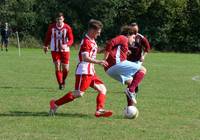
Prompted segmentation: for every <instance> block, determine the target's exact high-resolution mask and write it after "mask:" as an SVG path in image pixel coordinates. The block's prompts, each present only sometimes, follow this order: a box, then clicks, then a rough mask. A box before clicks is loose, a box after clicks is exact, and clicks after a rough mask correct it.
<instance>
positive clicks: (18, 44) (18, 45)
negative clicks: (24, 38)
mask: <svg viewBox="0 0 200 140" xmlns="http://www.w3.org/2000/svg"><path fill="white" fill-rule="evenodd" d="M16 35H17V47H18V52H19V56H21V50H20V43H19V34H18V31H17V32H16Z"/></svg>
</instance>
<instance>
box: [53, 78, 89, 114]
mask: <svg viewBox="0 0 200 140" xmlns="http://www.w3.org/2000/svg"><path fill="white" fill-rule="evenodd" d="M90 82H91V78H88V77H87V76H83V75H76V82H75V90H74V91H69V92H68V93H67V94H66V95H64V96H63V97H61V98H59V99H57V100H51V101H50V113H49V114H50V115H53V114H54V113H55V111H56V109H57V108H58V107H59V106H61V105H64V104H66V103H68V102H71V101H73V100H74V99H76V98H79V97H82V96H83V94H84V92H85V90H86V89H87V88H88V87H89V86H90Z"/></svg>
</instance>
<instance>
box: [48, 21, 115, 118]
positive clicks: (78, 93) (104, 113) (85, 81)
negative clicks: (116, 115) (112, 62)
mask: <svg viewBox="0 0 200 140" xmlns="http://www.w3.org/2000/svg"><path fill="white" fill-rule="evenodd" d="M102 28H103V24H102V23H101V22H100V21H98V20H94V19H92V20H90V21H89V23H88V31H87V34H86V35H85V37H84V38H83V40H82V41H81V45H80V50H79V53H78V59H79V63H78V65H77V68H76V81H75V90H74V91H69V92H68V93H67V94H66V95H64V96H63V97H61V98H59V99H57V100H51V101H50V115H53V114H54V113H55V112H56V109H57V108H58V107H60V106H62V105H64V104H66V103H68V102H72V101H74V100H75V99H77V98H79V97H82V96H83V95H84V93H85V91H86V90H87V89H88V88H89V87H91V88H93V89H95V90H96V91H97V92H98V95H97V97H96V112H95V116H96V117H110V116H111V115H112V111H109V110H105V109H104V105H105V100H106V87H105V85H104V83H103V81H102V80H101V79H100V78H99V77H98V76H97V74H96V72H95V69H94V65H95V64H99V65H101V66H106V65H107V62H106V61H104V60H97V59H96V55H97V51H98V46H97V44H96V42H95V39H96V38H97V37H98V36H100V33H101V30H102ZM80 109H81V107H80Z"/></svg>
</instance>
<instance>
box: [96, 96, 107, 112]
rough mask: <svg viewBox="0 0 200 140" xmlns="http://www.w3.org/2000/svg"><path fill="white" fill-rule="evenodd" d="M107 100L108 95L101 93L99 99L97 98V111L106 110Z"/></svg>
mask: <svg viewBox="0 0 200 140" xmlns="http://www.w3.org/2000/svg"><path fill="white" fill-rule="evenodd" d="M105 100H106V95H105V94H102V93H99V94H98V96H97V98H96V102H97V106H96V109H97V110H99V109H103V108H104V104H105Z"/></svg>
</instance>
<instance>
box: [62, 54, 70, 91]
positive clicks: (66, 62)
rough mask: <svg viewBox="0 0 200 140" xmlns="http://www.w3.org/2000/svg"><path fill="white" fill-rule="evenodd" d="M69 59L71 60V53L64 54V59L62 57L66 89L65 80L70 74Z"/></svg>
mask: <svg viewBox="0 0 200 140" xmlns="http://www.w3.org/2000/svg"><path fill="white" fill-rule="evenodd" d="M69 58H70V53H69V52H62V57H61V63H62V73H63V77H62V78H63V83H62V85H63V87H65V80H66V78H67V75H68V73H69Z"/></svg>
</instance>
